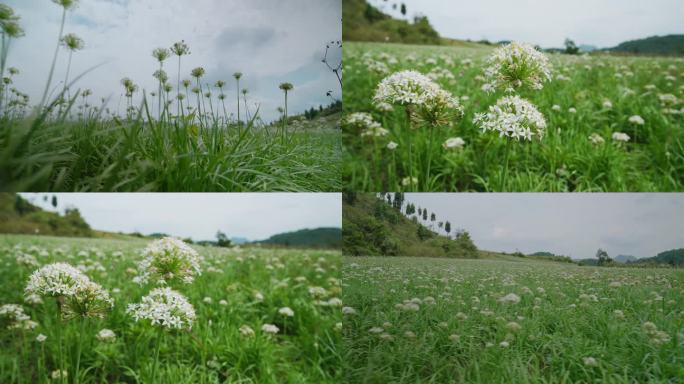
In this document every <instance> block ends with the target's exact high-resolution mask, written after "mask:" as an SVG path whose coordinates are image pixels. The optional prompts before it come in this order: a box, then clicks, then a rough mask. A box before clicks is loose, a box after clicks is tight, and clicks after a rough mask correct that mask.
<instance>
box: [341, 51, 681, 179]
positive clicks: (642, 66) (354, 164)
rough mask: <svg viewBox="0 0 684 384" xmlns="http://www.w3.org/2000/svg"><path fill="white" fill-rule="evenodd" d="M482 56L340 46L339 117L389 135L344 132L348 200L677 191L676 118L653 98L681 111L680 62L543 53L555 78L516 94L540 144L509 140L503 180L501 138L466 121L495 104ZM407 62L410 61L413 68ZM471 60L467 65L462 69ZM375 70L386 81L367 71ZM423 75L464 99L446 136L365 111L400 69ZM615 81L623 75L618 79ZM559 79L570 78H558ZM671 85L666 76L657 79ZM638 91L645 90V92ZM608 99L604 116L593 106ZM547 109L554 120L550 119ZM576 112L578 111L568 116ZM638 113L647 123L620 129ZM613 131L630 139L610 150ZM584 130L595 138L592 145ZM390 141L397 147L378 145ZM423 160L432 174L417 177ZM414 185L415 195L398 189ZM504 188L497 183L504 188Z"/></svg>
mask: <svg viewBox="0 0 684 384" xmlns="http://www.w3.org/2000/svg"><path fill="white" fill-rule="evenodd" d="M490 52H491V51H490V50H488V49H478V48H460V47H458V48H456V47H437V46H410V45H399V44H378V43H347V44H346V45H345V48H344V61H345V72H344V110H345V114H348V113H352V112H371V113H372V114H373V117H374V118H375V120H376V121H378V122H380V123H381V124H382V126H383V127H384V128H386V129H387V130H389V134H388V135H387V136H384V137H378V138H372V137H368V136H367V137H361V135H360V132H358V131H355V130H352V129H350V128H349V127H346V128H344V130H343V143H344V154H343V163H344V165H343V171H342V174H343V176H342V177H343V180H344V182H345V185H346V186H347V189H348V190H354V191H373V192H376V191H388V190H389V191H401V190H418V191H548V192H566V191H681V190H682V189H684V188H683V185H684V115H682V114H664V113H663V106H662V105H661V102H660V100H659V97H658V96H659V95H660V94H673V95H675V96H676V97H677V98H678V99H679V102H678V104H677V105H676V107H675V108H677V109H680V108H682V107H684V105H683V104H682V98H684V80H683V79H684V77H683V74H684V62H683V61H682V60H681V59H679V58H635V57H610V56H586V57H585V56H581V57H580V56H560V55H555V56H551V62H552V64H553V67H554V72H553V74H554V80H553V81H552V82H550V83H547V84H545V86H544V88H543V90H541V91H538V92H523V93H522V94H521V96H522V97H524V98H527V99H528V100H530V101H531V102H532V103H533V104H535V105H536V106H537V108H538V109H539V110H540V112H542V113H543V114H544V116H545V119H546V122H547V134H546V136H545V137H544V139H543V141H541V142H539V141H533V142H522V141H521V142H517V141H512V142H511V143H510V153H509V159H508V174H507V176H506V177H505V178H504V177H502V173H503V172H504V168H505V167H504V166H503V164H504V163H505V160H504V158H505V147H506V140H505V139H504V138H499V137H498V135H497V134H496V133H492V132H487V133H484V134H483V133H482V132H481V131H480V129H479V128H478V127H476V126H475V125H474V124H473V116H474V115H475V113H479V112H485V111H486V110H487V108H488V107H489V106H490V105H493V104H494V103H495V102H496V100H497V99H498V98H499V97H501V96H503V93H501V92H497V93H494V94H487V93H485V92H483V91H482V90H481V86H482V84H483V82H482V81H480V80H479V79H478V76H480V75H483V69H484V67H485V60H486V58H487V56H488V54H489V53H490ZM410 58H413V59H414V60H413V61H411V60H410ZM466 59H467V60H472V64H468V62H467V61H466V62H464V61H463V60H466ZM378 63H381V64H384V65H385V66H386V67H387V71H386V73H379V72H377V71H375V72H374V71H372V68H374V67H377V64H378ZM408 69H412V70H417V71H419V72H421V73H423V74H429V73H430V72H436V71H445V73H450V74H451V75H453V79H448V78H446V77H441V78H439V79H437V82H438V83H439V84H440V85H441V86H442V87H443V88H444V89H446V90H448V91H450V92H451V93H452V94H454V95H455V96H458V97H463V96H467V99H462V100H461V103H462V104H463V106H464V109H465V113H464V116H463V118H462V119H461V120H460V121H458V122H457V123H456V124H454V126H453V127H446V126H441V127H437V128H434V129H433V132H432V135H433V138H432V141H431V140H430V134H431V132H430V129H428V128H426V127H417V128H411V127H409V124H408V119H407V117H406V112H405V111H404V109H403V107H400V106H395V108H394V111H392V112H378V111H376V110H375V108H374V106H373V103H372V98H373V94H374V93H375V89H376V87H377V85H378V84H379V82H380V81H381V80H382V79H383V78H384V77H385V76H387V75H389V74H391V73H393V72H397V71H400V70H408ZM616 74H620V75H621V77H620V78H618V77H616ZM558 75H563V76H564V77H566V78H568V80H559V79H558V78H557V76H558ZM668 75H670V76H672V77H671V78H667V76H668ZM648 85H653V86H655V89H652V87H649V88H646V87H647V86H648ZM605 100H609V101H610V102H611V103H612V105H613V107H612V109H610V110H607V109H604V108H603V107H602V105H603V102H604V101H605ZM554 105H559V106H560V107H561V110H560V111H554V110H552V107H553V106H554ZM570 108H575V109H576V113H570V112H569V109H570ZM632 115H640V116H641V117H643V119H644V120H645V125H643V126H635V125H633V124H630V123H629V122H628V119H629V117H630V116H632ZM614 132H624V133H627V134H628V135H629V136H630V137H631V140H630V141H629V142H628V143H626V144H622V145H618V144H616V143H614V142H613V141H612V140H611V135H612V134H613V133H614ZM593 133H596V134H599V135H601V136H602V137H603V138H604V139H605V143H604V144H602V145H594V144H592V143H591V142H590V140H589V136H590V135H591V134H593ZM449 137H461V138H463V139H464V140H465V142H466V144H465V146H464V148H462V149H461V150H445V149H443V148H442V143H443V142H444V141H445V140H446V139H447V138H449ZM390 141H394V142H396V143H398V144H399V146H398V148H397V149H395V150H394V151H390V150H389V149H387V148H386V145H387V144H388V143H389V142H390ZM428 162H430V167H429V169H430V173H429V174H426V170H427V169H428V166H427V165H428ZM409 176H413V177H416V178H417V179H418V184H417V185H416V186H414V187H411V186H404V185H402V183H401V181H402V179H403V178H405V177H409ZM502 183H503V184H502Z"/></svg>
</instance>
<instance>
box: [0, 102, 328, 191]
mask: <svg viewBox="0 0 684 384" xmlns="http://www.w3.org/2000/svg"><path fill="white" fill-rule="evenodd" d="M336 116H339V115H330V116H328V117H326V118H320V119H316V120H314V121H306V122H305V121H302V120H297V121H296V122H295V123H294V124H291V126H290V127H289V128H286V129H287V131H289V134H288V135H287V136H286V138H283V137H284V136H283V134H282V131H283V129H284V128H283V127H282V126H280V125H278V124H276V125H271V126H269V125H261V126H258V127H257V126H255V125H253V124H250V125H248V126H245V125H243V126H242V129H241V131H240V130H239V129H238V125H237V124H232V125H231V124H219V123H216V122H215V123H211V124H210V125H209V126H206V127H204V128H203V127H202V126H201V125H199V124H197V123H196V122H193V120H192V119H188V118H179V119H175V120H173V121H161V122H160V121H155V120H154V119H146V118H144V115H143V114H142V113H141V114H140V115H139V116H138V118H132V119H125V118H124V119H121V118H116V117H114V118H111V119H100V118H97V117H92V118H87V119H80V120H78V121H72V120H68V119H60V120H50V121H40V120H32V119H7V118H5V119H2V120H0V185H1V187H0V188H2V189H3V190H9V191H203V192H210V191H262V190H265V191H333V190H339V189H340V185H341V184H340V171H339V163H340V151H341V148H340V135H339V130H338V129H337V128H336V121H335V120H336Z"/></svg>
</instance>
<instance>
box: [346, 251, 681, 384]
mask: <svg viewBox="0 0 684 384" xmlns="http://www.w3.org/2000/svg"><path fill="white" fill-rule="evenodd" d="M343 263H344V266H343V269H342V281H343V283H342V286H343V292H344V293H343V300H344V305H345V307H343V309H342V312H343V317H344V320H343V322H344V327H343V345H344V356H343V361H344V365H343V366H344V370H343V375H344V380H345V382H349V383H390V382H391V383H596V382H602V383H675V382H680V381H681V379H682V377H684V368H682V367H684V364H683V363H684V271H682V270H678V269H647V268H639V269H637V268H597V267H580V266H571V265H568V264H565V263H555V262H539V261H533V262H530V261H519V262H515V261H505V260H464V259H458V260H455V259H426V258H420V259H416V258H401V257H390V258H379V257H375V258H368V257H347V258H344V260H343Z"/></svg>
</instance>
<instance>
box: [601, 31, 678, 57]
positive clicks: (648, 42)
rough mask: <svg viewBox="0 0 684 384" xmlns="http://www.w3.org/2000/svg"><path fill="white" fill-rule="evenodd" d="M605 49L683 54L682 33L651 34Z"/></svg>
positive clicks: (637, 52)
mask: <svg viewBox="0 0 684 384" xmlns="http://www.w3.org/2000/svg"><path fill="white" fill-rule="evenodd" d="M606 50H607V51H611V52H621V53H631V54H642V55H644V54H645V55H684V35H667V36H651V37H647V38H645V39H638V40H630V41H626V42H624V43H621V44H619V45H618V46H616V47H613V48H608V49H606Z"/></svg>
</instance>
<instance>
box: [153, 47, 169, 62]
mask: <svg viewBox="0 0 684 384" xmlns="http://www.w3.org/2000/svg"><path fill="white" fill-rule="evenodd" d="M169 56H171V53H170V52H169V50H168V49H166V48H155V49H154V50H153V51H152V57H154V58H155V59H157V61H158V62H160V63H161V62H163V61H164V60H166V59H168V58H169Z"/></svg>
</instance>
